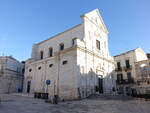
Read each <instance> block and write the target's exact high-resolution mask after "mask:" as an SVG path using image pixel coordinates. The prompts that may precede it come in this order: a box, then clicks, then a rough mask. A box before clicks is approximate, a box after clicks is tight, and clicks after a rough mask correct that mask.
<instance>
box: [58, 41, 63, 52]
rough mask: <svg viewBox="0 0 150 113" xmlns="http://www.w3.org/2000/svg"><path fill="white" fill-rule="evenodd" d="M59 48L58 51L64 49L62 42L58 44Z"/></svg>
mask: <svg viewBox="0 0 150 113" xmlns="http://www.w3.org/2000/svg"><path fill="white" fill-rule="evenodd" d="M59 50H60V51H62V50H64V44H63V43H61V44H59Z"/></svg>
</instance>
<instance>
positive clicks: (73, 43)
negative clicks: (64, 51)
mask: <svg viewBox="0 0 150 113" xmlns="http://www.w3.org/2000/svg"><path fill="white" fill-rule="evenodd" d="M76 39H77V38H74V39H72V45H73V46H74V45H75V41H76Z"/></svg>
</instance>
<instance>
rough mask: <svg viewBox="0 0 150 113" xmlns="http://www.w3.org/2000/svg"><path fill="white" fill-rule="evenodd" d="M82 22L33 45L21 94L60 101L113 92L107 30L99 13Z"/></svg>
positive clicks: (111, 64) (96, 11)
mask: <svg viewBox="0 0 150 113" xmlns="http://www.w3.org/2000/svg"><path fill="white" fill-rule="evenodd" d="M81 19H82V22H81V24H79V25H76V26H74V27H72V28H71V29H68V30H66V31H64V32H62V33H59V34H57V35H56V36H53V37H51V38H49V39H47V40H45V41H42V42H40V43H37V44H35V45H33V47H32V57H31V58H30V59H28V60H27V61H26V66H25V77H24V92H28V93H34V92H47V93H48V94H49V96H54V95H58V96H59V98H61V99H78V98H86V97H88V96H89V95H91V94H94V93H96V92H98V93H111V92H112V88H113V87H115V81H114V74H113V70H115V62H114V59H113V57H111V56H110V55H109V48H108V30H107V28H106V26H105V24H104V22H103V19H102V17H101V15H100V12H99V10H98V9H96V10H93V11H91V12H89V13H86V14H84V15H82V16H81ZM47 80H50V85H48V86H47V84H46V81H47Z"/></svg>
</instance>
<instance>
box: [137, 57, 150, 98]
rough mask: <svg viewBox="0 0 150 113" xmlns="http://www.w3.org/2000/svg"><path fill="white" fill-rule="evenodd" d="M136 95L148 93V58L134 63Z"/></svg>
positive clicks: (149, 74) (149, 70) (149, 77)
mask: <svg viewBox="0 0 150 113" xmlns="http://www.w3.org/2000/svg"><path fill="white" fill-rule="evenodd" d="M135 67H136V76H137V78H136V79H137V85H136V86H135V89H136V93H137V94H138V95H143V94H150V59H148V60H143V61H139V62H136V63H135Z"/></svg>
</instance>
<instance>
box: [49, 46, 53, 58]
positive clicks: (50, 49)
mask: <svg viewBox="0 0 150 113" xmlns="http://www.w3.org/2000/svg"><path fill="white" fill-rule="evenodd" d="M52 56H53V48H49V57H52Z"/></svg>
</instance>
